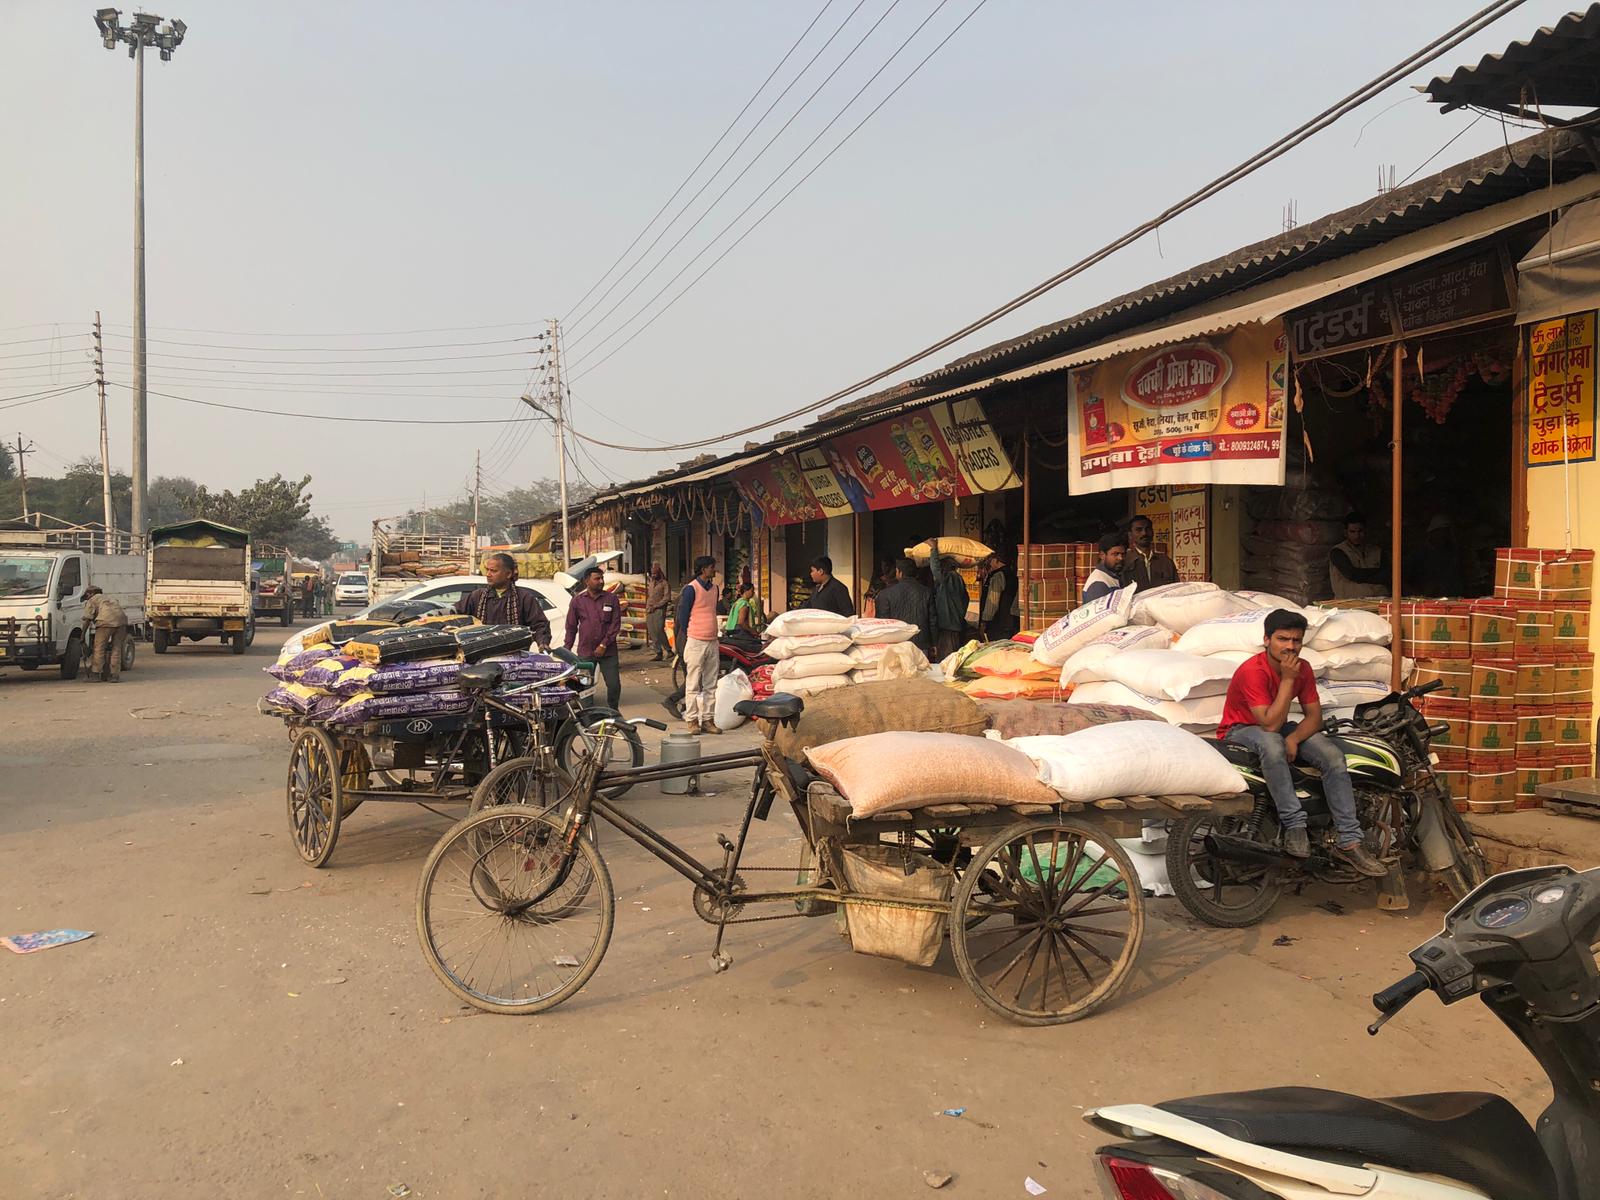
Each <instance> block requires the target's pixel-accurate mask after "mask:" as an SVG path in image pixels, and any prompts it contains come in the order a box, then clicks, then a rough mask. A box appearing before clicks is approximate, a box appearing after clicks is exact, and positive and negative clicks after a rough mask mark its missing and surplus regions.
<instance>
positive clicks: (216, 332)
mask: <svg viewBox="0 0 1600 1200" xmlns="http://www.w3.org/2000/svg"><path fill="white" fill-rule="evenodd" d="M56 323H57V324H70V322H65V321H63V322H56ZM106 324H107V325H108V326H110V325H115V326H116V327H117V328H118V329H132V328H133V326H131V325H129V324H128V323H127V322H126V321H107V322H106ZM39 327H40V326H38V325H16V326H12V328H14V329H35V328H39ZM527 327H528V323H527V322H526V321H507V322H505V323H503V324H500V325H440V326H436V327H434V328H432V329H370V330H365V331H358V332H346V333H326V332H299V333H274V332H271V331H269V330H261V329H196V328H194V327H192V326H188V325H152V326H150V328H151V329H159V330H162V331H163V332H166V333H204V334H207V335H210V336H213V337H259V338H296V337H304V338H358V337H412V336H414V335H416V334H419V333H477V332H480V331H482V330H487V329H526V328H527Z"/></svg>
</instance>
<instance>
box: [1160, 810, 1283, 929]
mask: <svg viewBox="0 0 1600 1200" xmlns="http://www.w3.org/2000/svg"><path fill="white" fill-rule="evenodd" d="M1249 820H1250V818H1249V816H1238V817H1217V816H1214V815H1212V814H1210V813H1191V814H1190V815H1189V816H1186V817H1183V818H1180V819H1179V820H1176V821H1173V822H1172V823H1171V824H1169V825H1168V826H1167V878H1168V881H1169V882H1170V883H1171V884H1172V890H1173V893H1174V894H1175V895H1176V896H1177V897H1178V900H1179V901H1180V902H1181V903H1182V904H1183V906H1184V908H1186V909H1188V910H1189V912H1190V913H1191V914H1193V915H1194V916H1195V917H1197V918H1198V919H1199V920H1202V921H1204V922H1205V923H1206V924H1207V925H1215V926H1217V927H1218V928H1219V929H1243V928H1245V927H1247V926H1250V925H1256V924H1259V923H1260V922H1261V921H1262V920H1263V919H1264V918H1265V917H1266V915H1267V914H1268V913H1269V912H1271V911H1272V909H1273V906H1274V905H1276V904H1277V903H1278V898H1279V897H1280V896H1282V895H1283V884H1282V883H1281V882H1279V881H1278V879H1277V876H1276V872H1274V871H1273V869H1272V868H1270V867H1249V866H1243V865H1239V864H1235V863H1228V862H1224V861H1222V860H1221V859H1219V858H1216V857H1214V856H1213V855H1211V854H1210V853H1209V852H1208V851H1207V850H1206V846H1205V839H1206V835H1207V834H1210V833H1212V832H1216V833H1225V834H1229V835H1231V836H1234V837H1238V836H1241V835H1242V834H1243V833H1244V832H1245V829H1246V826H1247V824H1248V822H1249ZM1276 830H1277V821H1276V820H1274V819H1273V818H1272V817H1271V816H1268V818H1267V819H1266V821H1265V822H1264V823H1263V824H1262V827H1261V830H1260V832H1259V833H1257V835H1256V837H1255V838H1254V839H1253V840H1254V841H1256V842H1258V843H1259V844H1261V845H1262V846H1263V847H1269V846H1271V845H1272V842H1273V840H1274V835H1275V833H1276Z"/></svg>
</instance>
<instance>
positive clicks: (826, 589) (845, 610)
mask: <svg viewBox="0 0 1600 1200" xmlns="http://www.w3.org/2000/svg"><path fill="white" fill-rule="evenodd" d="M808 607H810V608H820V609H822V610H823V611H824V612H831V613H838V614H839V615H840V616H841V617H853V616H855V615H856V606H855V602H854V601H852V600H851V599H850V589H849V588H847V587H845V585H844V584H842V583H840V582H839V581H838V580H837V579H835V578H834V577H833V559H831V558H829V557H828V556H827V555H826V554H824V555H822V556H821V557H820V558H816V559H813V560H812V562H811V602H810V604H809V605H808Z"/></svg>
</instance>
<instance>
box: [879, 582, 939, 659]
mask: <svg viewBox="0 0 1600 1200" xmlns="http://www.w3.org/2000/svg"><path fill="white" fill-rule="evenodd" d="M892 574H893V576H894V582H893V583H891V584H889V586H888V587H886V588H884V589H883V590H882V591H881V592H879V593H878V610H877V611H878V616H880V617H882V618H884V619H885V620H889V621H904V622H905V623H906V624H907V625H915V626H916V627H917V636H916V637H914V638H912V639H911V641H912V643H913V644H914V645H915V646H916V648H917V649H918V650H921V651H922V652H923V653H924V654H929V653H931V652H932V651H933V640H932V639H931V638H930V637H929V636H928V618H929V611H928V605H929V603H930V601H931V599H932V596H931V593H930V592H929V591H928V589H927V588H925V587H923V586H922V584H920V583H918V582H917V565H916V564H915V563H914V562H912V561H911V560H910V559H909V558H902V559H899V560H898V561H897V562H896V563H895V564H894V571H893V572H892Z"/></svg>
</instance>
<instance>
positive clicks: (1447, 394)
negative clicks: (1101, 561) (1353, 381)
mask: <svg viewBox="0 0 1600 1200" xmlns="http://www.w3.org/2000/svg"><path fill="white" fill-rule="evenodd" d="M1419 357H1420V355H1419ZM1402 372H1403V373H1402V375H1401V384H1402V386H1403V387H1405V388H1406V395H1407V396H1408V397H1409V398H1410V399H1411V401H1412V402H1413V403H1415V404H1417V405H1418V406H1419V407H1421V409H1422V411H1423V412H1425V413H1427V414H1428V418H1429V420H1431V421H1432V422H1433V423H1434V424H1435V425H1443V424H1444V423H1445V420H1446V419H1447V418H1448V417H1449V415H1450V409H1451V408H1452V407H1454V405H1455V402H1456V398H1457V397H1458V396H1460V395H1461V392H1462V390H1463V389H1464V388H1465V387H1466V386H1467V382H1468V381H1469V380H1470V379H1471V378H1472V377H1473V376H1474V375H1476V376H1477V377H1478V378H1479V379H1481V380H1483V382H1484V383H1488V384H1502V383H1505V382H1506V381H1507V380H1508V379H1510V377H1511V364H1510V363H1509V362H1508V361H1507V360H1506V359H1505V358H1504V357H1503V356H1501V355H1499V354H1496V353H1495V352H1494V351H1491V350H1478V351H1474V352H1472V353H1470V354H1463V355H1460V356H1458V357H1455V358H1450V359H1446V360H1445V361H1444V363H1443V364H1442V365H1440V366H1439V367H1437V368H1436V369H1434V370H1432V371H1425V372H1423V374H1422V376H1421V377H1420V378H1418V376H1417V368H1416V366H1414V365H1412V364H1411V362H1408V363H1407V365H1406V366H1404V367H1402ZM1392 376H1393V370H1392V368H1391V370H1390V371H1389V372H1388V373H1387V375H1380V376H1379V377H1377V378H1375V379H1373V381H1372V383H1371V386H1370V388H1369V391H1368V396H1369V398H1370V400H1371V404H1372V414H1373V420H1374V421H1375V422H1376V421H1377V420H1378V417H1379V414H1380V412H1387V411H1388V409H1389V393H1390V391H1391V380H1392Z"/></svg>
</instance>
